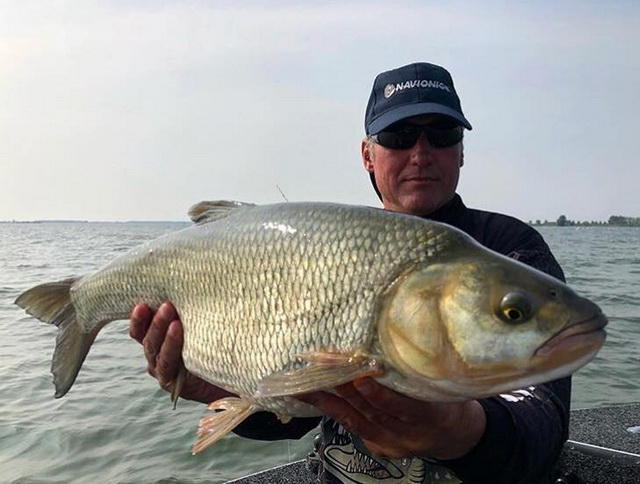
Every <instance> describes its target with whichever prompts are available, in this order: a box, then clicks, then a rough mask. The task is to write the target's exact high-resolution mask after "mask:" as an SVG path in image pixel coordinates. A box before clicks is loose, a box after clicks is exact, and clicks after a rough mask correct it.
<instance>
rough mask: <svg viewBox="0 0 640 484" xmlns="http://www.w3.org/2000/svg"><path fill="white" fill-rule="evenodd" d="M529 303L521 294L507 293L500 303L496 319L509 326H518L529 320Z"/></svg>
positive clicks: (530, 311) (524, 295) (530, 310)
mask: <svg viewBox="0 0 640 484" xmlns="http://www.w3.org/2000/svg"><path fill="white" fill-rule="evenodd" d="M531 313H532V307H531V301H530V300H529V298H528V297H527V296H526V294H523V293H521V292H517V291H514V292H510V293H507V294H506V295H505V296H504V297H503V298H502V300H501V301H500V308H499V309H498V317H499V318H500V319H502V320H503V321H504V322H506V323H509V324H520V323H524V322H526V321H528V320H529V319H530V318H531Z"/></svg>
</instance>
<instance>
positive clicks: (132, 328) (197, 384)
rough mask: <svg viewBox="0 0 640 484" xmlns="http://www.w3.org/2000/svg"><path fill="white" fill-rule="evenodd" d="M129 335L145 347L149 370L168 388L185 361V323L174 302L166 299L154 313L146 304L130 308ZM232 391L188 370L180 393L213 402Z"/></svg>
mask: <svg viewBox="0 0 640 484" xmlns="http://www.w3.org/2000/svg"><path fill="white" fill-rule="evenodd" d="M129 335H130V336H131V337H132V338H133V339H135V340H136V341H137V342H138V343H140V344H141V345H142V346H143V348H144V356H145V358H146V359H147V371H148V372H149V374H150V375H151V376H153V377H154V378H156V379H157V380H158V383H159V384H160V386H161V387H162V388H164V389H167V388H168V386H169V384H170V383H171V382H172V381H173V380H175V379H176V377H177V376H178V372H179V371H180V368H182V366H183V362H182V342H183V332H182V323H181V322H180V320H179V319H178V314H177V313H176V310H175V308H174V307H173V305H172V304H171V303H164V304H162V306H160V308H159V309H158V311H157V312H156V313H155V314H153V312H152V311H151V309H149V307H148V306H146V305H144V304H138V305H137V306H136V307H135V308H134V309H133V311H132V312H131V320H130V322H129ZM230 395H232V394H231V393H229V392H227V391H226V390H223V389H222V388H218V387H216V386H214V385H212V384H210V383H208V382H206V381H204V380H202V379H200V378H198V377H197V376H195V375H192V374H190V373H188V374H187V377H186V380H185V382H184V385H183V387H182V391H181V392H180V396H181V397H182V398H185V399H187V400H195V401H198V402H202V403H211V402H213V401H215V400H218V399H219V398H223V397H227V396H230Z"/></svg>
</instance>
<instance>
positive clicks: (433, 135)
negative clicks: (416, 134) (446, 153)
mask: <svg viewBox="0 0 640 484" xmlns="http://www.w3.org/2000/svg"><path fill="white" fill-rule="evenodd" d="M425 134H426V135H427V139H428V140H429V143H431V146H433V147H434V148H446V147H447V146H453V145H455V144H456V143H458V142H460V140H462V126H456V127H454V128H441V127H438V126H432V127H431V126H430V127H428V128H426V129H425Z"/></svg>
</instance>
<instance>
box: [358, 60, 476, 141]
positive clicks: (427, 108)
mask: <svg viewBox="0 0 640 484" xmlns="http://www.w3.org/2000/svg"><path fill="white" fill-rule="evenodd" d="M420 114H442V115H445V116H449V117H450V118H453V119H454V120H455V121H457V122H458V123H459V124H460V125H461V126H464V127H465V128H467V129H469V130H470V129H472V128H471V124H470V123H469V121H467V118H465V117H464V114H463V113H462V107H461V105H460V98H458V95H457V94H456V90H455V88H454V86H453V79H452V78H451V74H449V72H448V71H447V70H446V69H445V68H444V67H440V66H437V65H435V64H429V63H427V62H416V63H413V64H409V65H406V66H403V67H398V68H397V69H392V70H390V71H386V72H383V73H381V74H379V75H378V76H377V77H376V79H375V81H373V89H372V90H371V96H369V103H368V104H367V110H366V113H365V117H364V129H365V133H366V134H367V135H371V134H376V133H379V132H380V131H382V130H383V129H385V128H387V127H389V126H390V125H392V124H393V123H395V122H397V121H400V120H402V119H405V118H408V117H411V116H418V115H420Z"/></svg>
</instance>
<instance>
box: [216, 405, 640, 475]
mask: <svg viewBox="0 0 640 484" xmlns="http://www.w3.org/2000/svg"><path fill="white" fill-rule="evenodd" d="M556 475H557V478H556V483H557V484H640V403H635V404H626V405H613V406H609V407H600V408H590V409H578V410H572V412H571V424H570V427H569V440H568V441H567V443H566V444H565V446H564V450H563V452H562V455H561V456H560V459H559V461H558V465H557V468H556ZM315 482H316V480H315V478H314V476H313V475H312V473H311V472H310V471H309V470H308V469H307V466H306V463H305V461H304V460H301V461H296V462H292V463H290V464H286V465H284V466H280V467H275V468H273V469H269V470H266V471H264V472H259V473H256V474H252V475H250V476H246V477H243V478H241V479H236V480H233V481H229V483H228V484H231V483H233V484H265V483H268V484H314V483H315Z"/></svg>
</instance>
